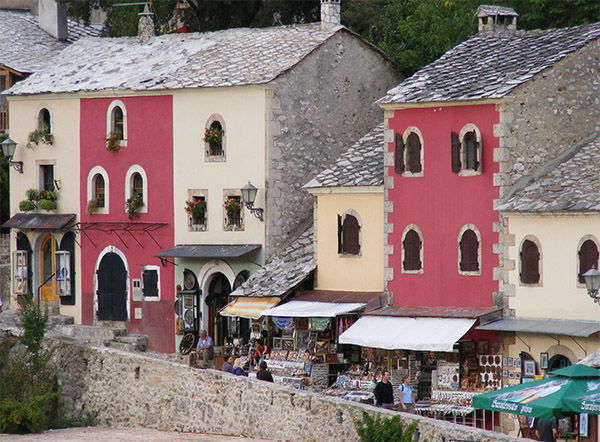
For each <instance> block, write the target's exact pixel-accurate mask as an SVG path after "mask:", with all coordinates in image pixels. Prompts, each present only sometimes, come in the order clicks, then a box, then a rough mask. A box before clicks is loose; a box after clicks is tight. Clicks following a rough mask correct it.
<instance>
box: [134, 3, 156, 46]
mask: <svg viewBox="0 0 600 442" xmlns="http://www.w3.org/2000/svg"><path fill="white" fill-rule="evenodd" d="M138 16H139V17H140V20H139V21H138V41H139V42H140V43H145V42H147V41H148V40H149V39H150V37H153V36H154V14H153V13H152V12H150V10H149V9H148V5H146V6H144V12H140V13H139V14H138Z"/></svg>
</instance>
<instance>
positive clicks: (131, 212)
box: [125, 195, 144, 219]
mask: <svg viewBox="0 0 600 442" xmlns="http://www.w3.org/2000/svg"><path fill="white" fill-rule="evenodd" d="M142 207H144V200H143V198H142V197H141V195H133V196H132V197H130V198H127V201H125V208H126V209H127V215H128V217H129V219H133V218H134V217H135V218H137V217H138V216H139V215H138V211H139V210H140V209H141V208H142Z"/></svg>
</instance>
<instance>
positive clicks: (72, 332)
mask: <svg viewBox="0 0 600 442" xmlns="http://www.w3.org/2000/svg"><path fill="white" fill-rule="evenodd" d="M56 331H57V332H59V333H62V334H63V335H66V336H68V337H71V338H74V339H82V340H88V341H92V342H95V343H100V344H101V343H103V342H105V341H111V340H113V339H114V338H116V337H117V336H123V335H125V334H127V329H124V328H109V327H103V326H98V325H79V324H78V325H59V326H57V327H56Z"/></svg>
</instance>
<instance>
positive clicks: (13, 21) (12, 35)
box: [0, 9, 101, 73]
mask: <svg viewBox="0 0 600 442" xmlns="http://www.w3.org/2000/svg"><path fill="white" fill-rule="evenodd" d="M68 26H69V37H68V39H67V41H66V42H62V41H58V40H56V38H54V37H52V36H51V35H50V34H48V33H47V32H46V31H44V30H43V29H42V28H40V26H39V23H38V17H37V15H34V14H31V13H29V12H23V11H12V10H1V9H0V64H1V65H3V66H6V67H9V68H11V69H13V70H15V71H17V72H21V73H32V72H36V71H38V70H40V69H42V68H43V67H44V66H45V65H46V63H48V61H49V60H51V59H52V58H53V57H54V56H56V54H58V53H59V52H60V51H62V50H63V49H64V48H66V47H67V46H68V44H69V43H72V42H74V41H76V40H78V39H79V38H81V37H88V36H99V35H101V32H100V31H98V30H96V29H94V28H92V27H90V26H84V25H81V24H79V23H77V22H75V21H73V20H69V21H68Z"/></svg>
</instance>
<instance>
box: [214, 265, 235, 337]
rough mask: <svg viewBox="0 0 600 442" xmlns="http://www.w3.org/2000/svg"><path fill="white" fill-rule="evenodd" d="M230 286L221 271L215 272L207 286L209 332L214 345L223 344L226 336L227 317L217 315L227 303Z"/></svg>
mask: <svg viewBox="0 0 600 442" xmlns="http://www.w3.org/2000/svg"><path fill="white" fill-rule="evenodd" d="M230 293H231V286H230V285H229V281H228V280H227V277H226V276H225V275H223V274H222V273H217V274H216V275H215V276H214V277H213V279H212V281H211V282H210V286H209V288H208V295H209V300H210V302H209V303H208V318H209V319H208V320H209V326H210V329H209V334H211V333H212V338H213V340H214V342H215V345H224V344H225V337H226V336H227V317H225V316H221V315H219V310H221V309H222V308H223V307H225V306H226V305H227V302H228V301H229V294H230Z"/></svg>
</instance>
